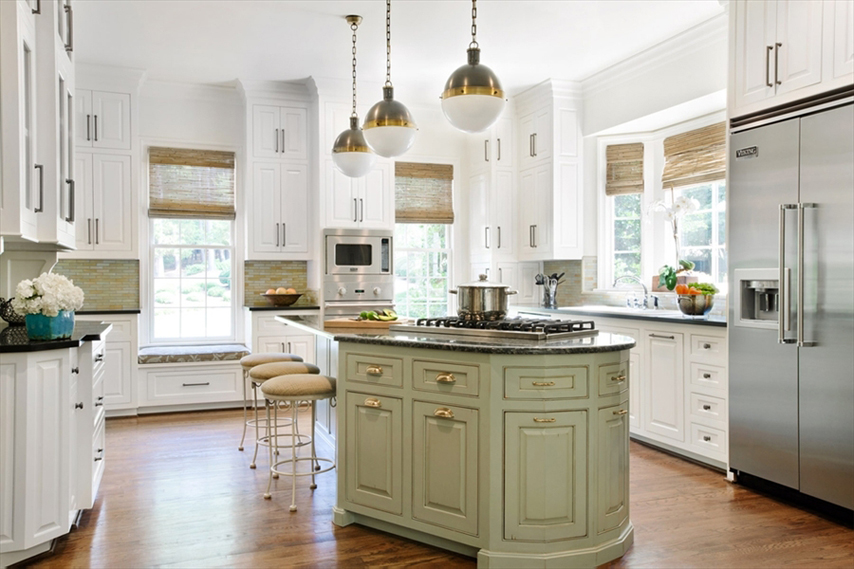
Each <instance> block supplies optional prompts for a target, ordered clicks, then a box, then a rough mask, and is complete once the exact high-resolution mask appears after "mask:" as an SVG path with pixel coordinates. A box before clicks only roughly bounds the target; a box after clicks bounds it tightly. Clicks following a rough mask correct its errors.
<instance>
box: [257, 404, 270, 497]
mask: <svg viewBox="0 0 854 569" xmlns="http://www.w3.org/2000/svg"><path fill="white" fill-rule="evenodd" d="M264 408H265V410H266V411H267V437H268V440H269V437H271V436H272V434H271V433H270V401H269V400H268V399H267V398H266V397H265V398H264ZM256 413H257V410H256ZM255 425H256V427H255V428H256V429H257V428H258V427H257V425H258V424H257V423H255ZM255 440H256V441H257V440H258V439H257V438H256V439H255ZM269 449H270V476H269V478H267V491H266V492H264V499H265V500H269V499H270V498H272V497H273V495H272V494H270V486H272V485H273V446H272V445H270V446H269ZM255 451H256V452H257V451H258V444H257V443H256V444H255Z"/></svg>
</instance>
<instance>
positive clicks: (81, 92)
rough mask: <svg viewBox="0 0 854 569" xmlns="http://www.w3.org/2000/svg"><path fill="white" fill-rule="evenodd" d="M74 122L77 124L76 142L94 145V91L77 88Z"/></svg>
mask: <svg viewBox="0 0 854 569" xmlns="http://www.w3.org/2000/svg"><path fill="white" fill-rule="evenodd" d="M74 124H76V125H77V129H76V131H75V132H76V134H75V136H74V144H76V145H77V146H82V147H89V148H91V147H92V139H93V138H94V136H93V133H92V91H89V90H88V89H77V92H76V93H75V97H74Z"/></svg>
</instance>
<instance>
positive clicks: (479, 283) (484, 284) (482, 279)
mask: <svg viewBox="0 0 854 569" xmlns="http://www.w3.org/2000/svg"><path fill="white" fill-rule="evenodd" d="M486 278H487V277H486V275H478V280H476V281H474V282H471V283H466V284H462V285H458V286H457V288H466V287H467V288H510V285H506V284H502V283H491V282H489V281H488V280H486Z"/></svg>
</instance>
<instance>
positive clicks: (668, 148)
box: [661, 122, 726, 188]
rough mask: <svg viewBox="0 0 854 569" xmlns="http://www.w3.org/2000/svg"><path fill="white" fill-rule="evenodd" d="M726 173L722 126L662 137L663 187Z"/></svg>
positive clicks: (712, 126)
mask: <svg viewBox="0 0 854 569" xmlns="http://www.w3.org/2000/svg"><path fill="white" fill-rule="evenodd" d="M725 175H726V125H725V123H722V122H720V123H717V124H713V125H709V126H705V127H703V128H698V129H696V130H691V131H688V132H684V133H682V134H677V135H674V136H669V137H667V138H665V139H664V173H663V174H662V175H661V185H662V187H664V188H673V187H677V186H690V185H693V184H701V183H703V182H711V181H714V180H720V179H722V178H723V177H724V176H725Z"/></svg>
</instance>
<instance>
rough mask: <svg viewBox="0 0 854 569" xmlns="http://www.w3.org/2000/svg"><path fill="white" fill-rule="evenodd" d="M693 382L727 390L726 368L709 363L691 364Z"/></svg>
mask: <svg viewBox="0 0 854 569" xmlns="http://www.w3.org/2000/svg"><path fill="white" fill-rule="evenodd" d="M691 384H692V385H696V386H699V387H708V388H711V389H719V390H721V391H725V390H726V388H727V376H726V369H725V368H722V367H718V366H714V365H707V364H698V363H692V364H691Z"/></svg>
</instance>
